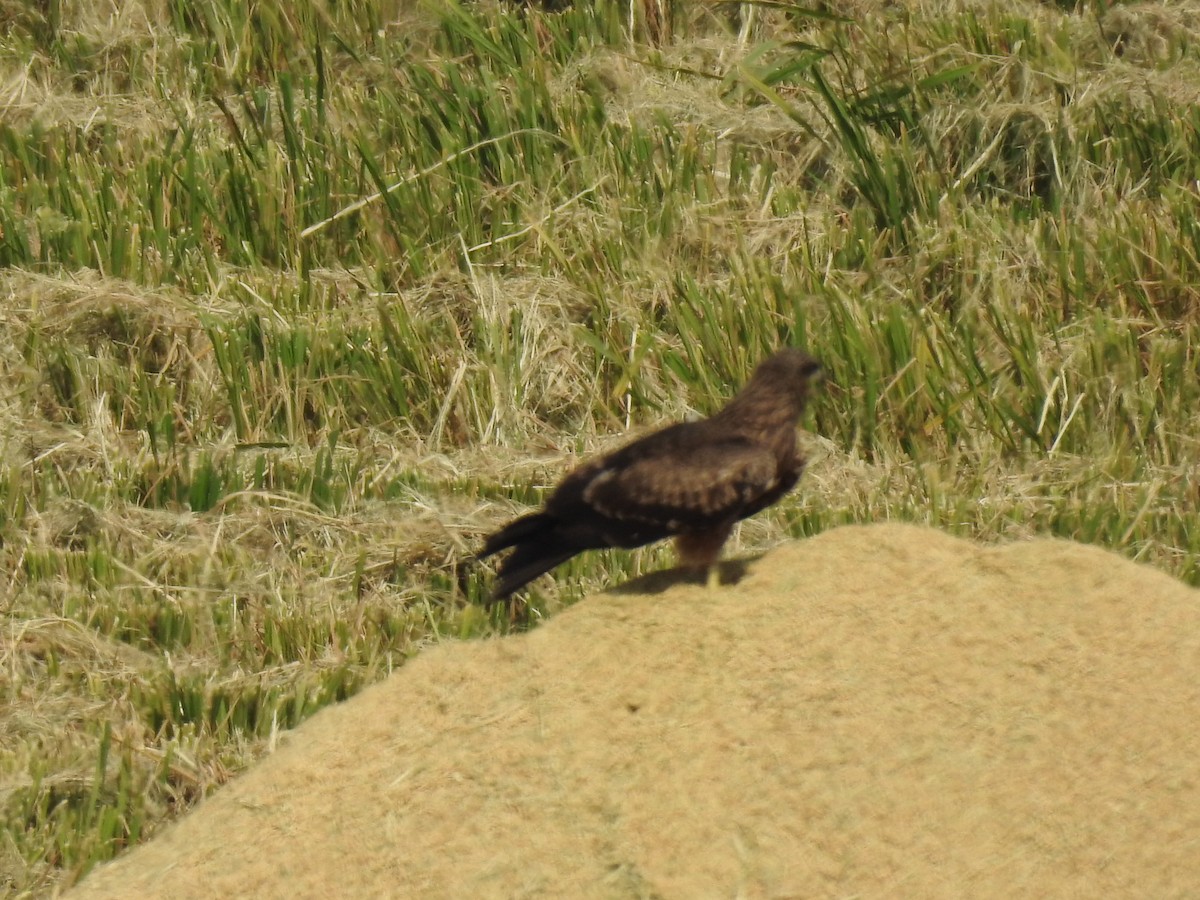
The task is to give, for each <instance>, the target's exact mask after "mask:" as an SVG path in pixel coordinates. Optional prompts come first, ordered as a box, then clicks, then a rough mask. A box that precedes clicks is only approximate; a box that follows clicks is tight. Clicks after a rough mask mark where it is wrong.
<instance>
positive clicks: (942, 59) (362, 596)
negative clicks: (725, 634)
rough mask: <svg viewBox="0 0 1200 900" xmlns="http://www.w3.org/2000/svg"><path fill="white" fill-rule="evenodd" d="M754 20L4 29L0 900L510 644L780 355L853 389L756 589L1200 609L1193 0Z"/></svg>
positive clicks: (595, 574) (820, 414) (608, 13)
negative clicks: (561, 490) (1123, 577)
mask: <svg viewBox="0 0 1200 900" xmlns="http://www.w3.org/2000/svg"><path fill="white" fill-rule="evenodd" d="M656 8H657V7H656ZM751 11H752V10H751V7H742V8H741V9H740V10H739V9H737V8H734V7H729V8H724V7H704V6H700V5H695V6H693V5H689V4H687V3H684V2H677V3H676V7H675V10H674V27H673V29H672V30H671V33H672V34H673V36H672V37H670V38H667V37H666V32H665V31H663V30H662V29H659V30H658V31H656V32H655V33H653V34H650V33H648V31H647V27H646V25H645V23H643V22H640V21H639V22H635V23H632V25H631V23H630V22H628V21H626V19H625V16H627V15H628V12H629V6H628V5H626V4H615V5H608V4H606V3H594V4H586V5H585V6H584V7H580V8H575V9H568V10H565V11H563V12H558V13H549V12H545V11H539V10H536V9H522V8H515V7H507V6H499V7H498V6H492V5H490V4H486V3H484V4H480V5H475V6H465V7H464V6H457V5H453V4H452V3H450V2H449V0H439V2H437V3H431V4H430V5H425V6H420V7H417V6H415V5H412V4H409V3H396V2H391V3H389V2H379V0H352V2H345V3H337V4H334V3H325V2H321V0H302V2H297V3H288V4H269V3H260V4H245V3H240V2H234V0H209V2H206V3H184V2H176V0H142V2H130V3H97V4H94V3H83V2H75V0H63V2H61V3H59V2H54V3H45V4H26V3H17V2H13V0H0V24H2V25H3V28H2V29H0V34H2V35H3V36H2V37H0V161H2V164H0V266H3V267H4V268H3V271H0V326H2V327H0V615H2V616H3V629H2V630H0V817H2V822H0V893H7V894H12V895H26V894H38V893H42V892H45V891H47V890H48V889H50V888H52V887H53V886H54V885H56V884H61V883H64V882H70V881H71V880H73V879H75V878H76V877H78V875H79V874H80V873H81V872H83V871H85V870H86V869H87V868H88V867H89V866H91V865H92V864H94V863H95V862H96V861H97V860H101V859H105V858H108V857H109V856H111V855H113V854H114V853H116V852H118V851H119V850H120V849H121V848H122V847H124V846H126V845H128V844H129V843H130V842H133V841H137V840H140V839H141V838H142V837H144V836H145V835H146V834H147V833H148V832H149V831H151V830H153V828H155V827H156V826H157V825H158V824H159V823H161V821H163V819H164V818H165V817H167V816H170V815H172V814H175V813H177V812H179V811H181V810H182V809H185V808H186V807H187V806H188V805H189V804H191V803H192V802H194V801H195V800H196V799H197V798H199V797H201V796H202V795H203V794H204V793H205V792H206V791H207V790H209V789H210V788H212V787H214V786H216V785H218V784H220V783H221V782H222V781H224V780H225V779H227V778H228V777H229V776H230V775H231V774H232V773H235V772H236V771H238V770H240V769H241V768H243V767H244V766H246V765H247V764H248V763H249V762H251V761H252V760H253V759H254V758H255V757H256V756H257V755H259V754H261V753H263V752H265V751H266V750H267V749H268V748H269V746H270V743H271V741H272V739H273V737H274V735H275V734H276V733H277V731H278V730H279V729H282V728H287V727H289V726H292V725H294V724H295V723H296V722H298V721H299V720H301V719H303V718H304V717H305V716H307V715H309V714H310V713H311V712H312V711H314V710H315V709H317V708H319V707H320V706H322V705H323V704H326V703H329V702H331V701H334V700H337V699H339V698H342V697H345V696H347V695H348V694H349V693H352V692H353V691H355V690H356V689H357V688H358V687H359V686H361V685H363V684H364V683H367V682H370V681H372V680H374V679H377V678H379V677H382V676H383V675H384V674H386V673H387V672H388V671H389V670H390V669H391V668H393V667H394V666H396V665H399V664H400V663H401V662H402V661H403V660H404V659H405V658H406V656H408V655H409V654H411V653H413V652H415V651H416V650H417V649H418V648H419V647H420V645H421V644H422V643H423V642H426V641H430V640H436V639H438V638H439V637H440V636H443V635H458V636H473V635H479V634H487V633H491V632H493V631H496V630H504V629H507V628H509V627H511V623H510V622H509V620H508V619H507V618H506V617H505V615H504V614H503V613H500V612H498V613H496V614H494V615H493V617H491V618H489V617H488V616H486V615H485V614H484V613H483V612H482V611H481V610H480V609H479V607H477V606H474V605H472V604H471V602H470V601H471V600H472V599H474V598H477V597H478V596H480V593H481V592H482V591H483V590H484V589H485V588H486V575H485V573H479V572H475V571H460V570H459V567H458V565H457V564H458V563H459V562H460V561H461V560H462V559H463V558H464V557H465V556H466V555H467V554H469V552H470V551H471V549H472V548H474V547H475V546H476V545H477V542H478V538H479V536H480V535H481V534H482V533H483V532H484V531H486V530H487V529H489V528H490V527H492V526H494V525H495V524H497V523H498V522H499V521H501V520H502V519H504V518H505V517H507V516H509V515H511V514H513V513H514V512H517V511H519V510H521V509H524V508H525V507H526V506H527V505H528V504H531V503H534V502H536V500H537V498H538V497H539V496H540V493H541V490H542V489H543V488H544V486H545V485H547V484H548V483H550V482H551V481H552V480H553V479H554V478H555V477H556V476H557V475H558V474H559V473H561V471H562V470H563V469H564V468H565V467H567V466H568V465H570V463H571V461H572V459H573V458H574V456H575V455H576V454H578V453H580V452H585V451H589V450H591V449H593V448H595V447H597V446H601V445H603V444H604V443H605V442H606V441H610V440H612V439H613V436H614V435H619V434H620V433H622V432H624V431H625V430H627V429H629V428H637V427H640V426H644V425H648V424H652V423H655V422H658V421H661V420H663V419H666V418H670V417H679V416H682V415H686V414H689V413H691V412H707V411H709V410H711V409H712V408H714V407H715V406H717V405H719V404H720V402H721V401H722V400H723V399H724V398H725V397H726V396H728V395H729V393H730V392H731V391H732V389H733V387H734V386H736V385H738V384H740V383H741V382H742V381H743V380H744V379H745V377H746V375H747V373H748V372H749V370H750V369H751V368H752V367H753V365H754V363H755V362H756V361H757V360H758V359H759V358H761V357H762V356H763V355H764V354H765V353H767V352H768V351H769V350H770V349H771V348H773V347H775V346H777V345H779V344H781V343H795V344H801V345H806V346H808V347H810V348H811V349H812V350H813V351H814V352H816V353H817V354H819V355H820V356H821V357H822V358H823V359H824V360H825V362H826V363H827V367H828V370H829V373H830V380H831V382H832V384H831V386H830V388H829V390H828V391H827V392H826V395H825V397H824V399H823V401H822V402H821V403H819V404H818V405H817V407H816V408H815V409H814V410H813V412H812V414H811V417H810V421H809V422H807V423H806V424H807V426H808V428H809V429H810V430H811V431H812V432H813V433H814V434H815V435H817V436H818V437H814V438H813V439H812V443H813V447H814V451H815V452H814V457H815V459H816V461H815V463H814V466H813V468H812V469H811V471H810V474H809V476H807V477H806V481H805V484H804V485H803V487H802V489H801V490H800V492H799V493H798V494H797V495H795V497H793V498H792V499H791V500H789V501H788V502H786V503H784V504H782V505H781V506H780V507H778V508H777V509H775V510H773V511H771V512H770V513H769V514H766V515H764V516H762V517H760V518H758V519H756V520H753V521H751V522H749V523H747V524H746V525H745V526H744V527H743V529H742V532H741V536H740V549H741V551H742V552H749V551H751V550H753V549H755V548H761V547H763V546H765V545H767V544H769V543H770V542H773V541H777V540H780V539H782V538H784V537H786V536H788V535H791V536H801V535H806V534H812V533H814V532H817V531H820V530H823V529H825V528H828V527H830V526H832V525H835V524H838V523H842V522H856V521H872V520H878V519H885V518H892V519H909V520H916V521H921V522H928V523H932V524H934V525H936V526H938V527H941V528H945V529H947V530H950V531H954V532H956V533H960V534H968V535H973V536H978V537H983V538H993V537H1012V536H1023V535H1028V534H1033V533H1041V534H1056V535H1061V536H1064V537H1068V538H1072V539H1075V540H1080V541H1087V542H1094V543H1098V544H1101V545H1104V546H1108V547H1112V548H1115V549H1118V550H1120V551H1121V552H1124V553H1125V554H1127V555H1128V556H1130V557H1132V558H1136V559H1140V560H1144V561H1147V562H1150V563H1152V564H1154V565H1157V566H1159V567H1161V568H1162V569H1164V570H1165V571H1167V572H1170V573H1172V574H1174V575H1177V576H1179V577H1181V578H1183V579H1185V580H1187V581H1189V582H1191V583H1193V584H1195V583H1200V525H1198V524H1197V505H1198V502H1200V474H1198V473H1197V466H1196V464H1195V461H1196V459H1197V456H1200V375H1198V368H1200V358H1198V357H1200V346H1198V344H1200V342H1198V338H1200V324H1198V323H1200V256H1198V254H1200V224H1198V223H1200V215H1197V212H1198V206H1200V203H1198V199H1200V195H1198V192H1197V177H1198V175H1200V172H1198V169H1197V160H1198V159H1200V113H1197V109H1198V108H1200V106H1198V104H1197V102H1196V101H1197V94H1198V93H1200V88H1197V85H1200V69H1198V62H1200V53H1198V51H1197V42H1198V40H1200V3H1192V2H1181V3H1172V4H1166V5H1164V4H1129V5H1120V6H1112V7H1111V8H1108V6H1107V4H1101V3H1096V4H1080V5H1079V6H1078V7H1074V6H1071V5H1069V4H1068V5H1066V6H1063V5H1055V4H1052V3H1016V4H987V3H972V2H967V0H957V2H950V3H937V4H933V3H926V2H917V0H913V2H908V3H898V4H875V3H856V2H854V0H846V2H841V3H837V2H834V3H828V4H825V5H823V6H822V7H821V9H820V11H816V10H803V9H800V8H799V7H796V8H791V7H788V6H786V5H780V4H771V5H770V6H764V7H761V8H758V9H754V10H753V15H751ZM631 29H632V34H633V39H631V37H630V35H631ZM647 37H651V38H656V40H654V41H648V40H645V38H647ZM738 546H739V542H736V541H735V548H737V547H738ZM669 559H670V557H669V553H667V552H665V551H662V550H659V549H649V550H646V551H643V552H641V553H634V554H612V555H603V554H592V555H589V556H586V557H584V558H580V559H577V560H575V561H573V562H572V563H571V564H570V565H568V566H565V567H564V568H563V569H562V570H560V573H559V577H558V578H557V579H555V580H554V581H549V580H547V581H544V582H542V583H540V584H539V585H538V587H537V589H536V590H535V591H534V592H533V594H532V596H531V598H530V604H531V605H530V609H531V611H532V614H533V615H534V616H537V615H540V614H541V613H542V612H543V611H545V610H546V609H548V608H551V607H553V606H555V605H557V604H561V603H564V602H571V601H573V600H575V599H577V598H579V597H580V596H582V595H583V594H584V593H585V592H587V591H589V590H593V589H596V588H599V587H602V586H604V585H607V584H612V583H614V582H616V581H619V580H621V579H623V578H625V577H627V576H628V575H630V574H631V573H634V572H636V571H640V570H642V569H645V568H648V567H658V566H662V565H665V564H667V563H668V562H669Z"/></svg>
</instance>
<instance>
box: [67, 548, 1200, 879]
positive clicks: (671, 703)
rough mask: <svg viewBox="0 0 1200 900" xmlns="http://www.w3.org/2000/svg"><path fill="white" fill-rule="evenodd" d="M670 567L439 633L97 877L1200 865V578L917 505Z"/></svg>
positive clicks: (886, 873)
mask: <svg viewBox="0 0 1200 900" xmlns="http://www.w3.org/2000/svg"><path fill="white" fill-rule="evenodd" d="M665 581H666V579H663V578H658V579H649V580H644V581H643V582H642V583H641V585H640V587H642V588H649V589H651V590H653V589H654V588H655V587H656V586H657V587H659V588H660V589H659V590H658V592H657V593H653V594H652V595H646V594H644V593H643V594H637V593H634V592H632V591H623V592H620V593H610V594H606V595H601V596H597V597H593V598H590V599H588V600H587V601H585V602H583V603H581V604H579V605H577V606H575V607H573V608H571V609H568V610H566V611H564V612H563V613H562V614H561V615H559V616H557V617H556V618H555V619H553V620H552V621H550V622H548V623H547V624H546V625H545V626H544V627H542V628H539V629H537V630H536V631H534V632H532V633H530V634H527V635H523V636H519V637H512V638H508V639H504V640H495V641H490V642H479V643H467V644H450V645H445V646H441V647H438V648H435V649H432V650H430V651H428V652H426V653H424V654H423V655H422V656H420V657H419V658H418V659H416V660H414V661H413V662H412V663H411V664H409V665H408V666H406V667H405V668H404V669H403V670H402V671H400V672H398V673H397V674H396V675H395V676H394V677H392V678H390V679H388V680H387V681H386V682H385V683H382V684H379V685H376V686H375V687H373V688H371V689H369V690H367V691H364V692H363V693H362V694H360V695H359V696H357V697H355V698H354V699H352V700H350V701H349V702H347V703H344V704H342V705H340V706H337V707H334V708H330V709H328V710H325V711H323V712H321V713H320V714H319V715H317V716H315V717H314V718H313V719H312V720H310V721H309V722H307V723H306V724H305V725H303V726H302V727H300V728H299V729H297V730H296V731H295V732H293V733H292V734H291V735H289V736H288V737H287V738H286V740H285V742H284V745H283V747H282V749H280V750H279V751H278V752H277V753H275V754H274V755H273V756H271V757H270V758H268V759H266V760H265V761H263V762H262V763H261V764H260V765H258V766H257V767H256V768H255V769H253V770H252V771H250V772H249V773H247V774H246V775H245V776H243V777H241V778H240V779H238V780H236V781H235V782H234V783H233V784H231V785H229V786H228V787H226V788H225V789H224V790H222V791H221V792H219V793H218V794H217V795H216V796H214V797H213V798H211V799H210V800H209V801H208V802H206V803H205V804H204V805H203V806H202V807H201V808H200V809H199V810H198V811H197V812H195V813H194V814H192V815H190V816H188V817H186V818H185V819H184V820H182V821H181V822H179V823H178V824H177V825H175V826H173V827H172V828H170V829H169V830H168V831H167V832H165V833H164V834H163V835H162V836H161V837H159V838H158V839H156V840H154V841H151V842H150V843H149V844H147V845H146V846H143V847H141V848H139V849H137V850H135V851H133V852H132V853H130V854H128V855H127V856H126V857H124V858H123V859H120V860H118V861H116V862H115V863H113V864H110V865H108V866H105V867H103V868H101V869H99V870H97V871H96V872H94V873H93V874H92V875H91V876H90V877H89V878H88V879H86V880H85V881H84V882H83V884H82V885H80V887H79V888H78V889H77V890H76V892H74V893H73V894H72V895H71V896H73V897H80V898H83V897H121V898H125V897H134V896H137V897H172V898H192V897H212V898H218V897H220V898H224V897H280V898H283V897H289V898H291V897H333V896H340V897H351V896H354V897H408V896H420V897H474V896H485V897H517V896H547V897H549V896H555V897H650V896H657V897H664V898H674V897H688V898H690V897H733V896H743V897H777V896H790V897H824V896H851V895H860V896H868V897H892V896H909V897H963V896H970V897H1013V896H1023V895H1026V896H1038V897H1067V896H1070V897H1084V896H1116V895H1126V896H1132V895H1137V896H1143V897H1158V898H1165V897H1182V896H1185V895H1186V896H1196V895H1197V893H1200V865H1198V864H1197V860H1198V859H1200V844H1198V843H1197V840H1198V838H1197V836H1198V835H1200V755H1198V754H1197V753H1196V752H1195V750H1196V733H1197V723H1198V722H1200V592H1198V591H1195V590H1191V589H1189V588H1187V587H1184V586H1182V585H1181V584H1179V583H1178V582H1175V581H1173V580H1172V579H1170V578H1168V577H1166V576H1164V575H1162V574H1160V573H1157V572H1154V571H1151V570H1149V569H1146V568H1144V567H1140V566H1137V565H1135V564H1133V563H1130V562H1127V561H1124V560H1122V559H1120V558H1118V557H1117V556H1115V555H1113V554H1110V553H1107V552H1104V551H1101V550H1098V549H1095V548H1090V547H1084V546H1078V545H1074V544H1070V543H1065V542H1059V541H1048V540H1047V541H1036V542H1032V543H1021V544H1011V545H1007V546H1002V547H994V548H993V547H981V546H978V545H975V544H972V543H969V542H966V541H962V540H958V539H954V538H950V537H947V536H945V535H943V534H940V533H938V532H935V531H931V530H928V529H922V528H916V527H912V526H899V525H881V526H873V527H852V528H840V529H836V530H834V531H831V532H828V533H826V534H823V535H821V536H820V537H817V538H813V539H811V540H808V541H804V542H800V543H795V544H791V545H788V546H785V547H782V548H780V549H778V550H776V551H775V552H773V553H771V554H769V555H768V556H767V557H765V558H763V559H761V560H758V561H756V562H754V563H751V564H750V565H749V567H748V569H747V573H746V575H745V577H744V578H743V579H742V580H741V581H740V582H739V583H738V584H737V585H736V586H728V587H725V588H723V589H722V590H720V591H718V592H713V593H707V592H705V590H704V589H703V588H701V587H699V586H694V585H687V584H675V585H671V586H668V587H666V588H665V589H664V588H662V585H663V584H664V582H665ZM634 587H635V588H636V587H639V586H638V585H635V586H634Z"/></svg>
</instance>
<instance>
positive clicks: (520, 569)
mask: <svg viewBox="0 0 1200 900" xmlns="http://www.w3.org/2000/svg"><path fill="white" fill-rule="evenodd" d="M557 526H558V520H557V519H555V518H554V517H553V516H548V515H546V514H545V513H533V514H532V515H528V516H523V517H521V518H520V519H517V520H516V521H514V522H510V523H509V524H508V525H506V526H505V527H504V528H501V529H500V530H499V531H497V532H496V533H495V534H493V535H491V536H490V537H489V538H488V539H487V540H486V541H485V542H484V545H483V550H481V551H480V552H479V555H478V556H477V557H476V559H485V558H487V557H489V556H491V555H492V554H494V553H499V552H500V551H501V550H505V549H507V548H508V547H515V548H516V549H515V550H513V552H512V553H511V554H509V556H508V558H507V559H505V560H504V562H503V563H501V564H500V571H499V572H498V573H497V577H496V584H495V587H493V589H492V597H491V600H490V603H496V602H497V601H499V600H503V599H504V598H505V597H507V596H508V595H509V594H511V593H512V592H513V591H516V590H518V589H519V588H521V587H523V586H524V585H526V584H528V583H529V582H531V581H533V579H535V578H537V577H538V576H539V575H542V574H544V573H546V572H549V571H550V570H551V569H553V568H554V567H555V566H557V565H559V564H560V563H564V562H566V561H567V560H568V559H570V558H571V557H572V556H574V555H575V554H576V553H579V552H580V551H579V548H577V547H568V546H566V545H564V544H563V543H562V540H561V538H560V537H559V535H557V534H556V533H555V532H556V530H557Z"/></svg>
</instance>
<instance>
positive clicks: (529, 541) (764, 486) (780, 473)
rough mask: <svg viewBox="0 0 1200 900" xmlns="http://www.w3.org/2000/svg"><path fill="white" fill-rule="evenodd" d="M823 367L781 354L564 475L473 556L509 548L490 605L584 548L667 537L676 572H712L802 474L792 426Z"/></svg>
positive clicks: (799, 354) (712, 575) (798, 354)
mask: <svg viewBox="0 0 1200 900" xmlns="http://www.w3.org/2000/svg"><path fill="white" fill-rule="evenodd" d="M820 376H821V364H820V363H819V362H818V361H817V360H816V359H814V358H813V357H811V356H809V355H808V354H807V353H805V352H804V351H803V350H796V349H790V348H789V349H785V350H780V351H779V352H777V353H775V354H774V355H773V356H771V357H769V358H768V359H766V360H764V361H763V362H762V363H760V364H759V366H758V368H757V369H755V371H754V374H753V376H751V378H750V381H749V382H748V383H747V384H746V386H745V387H744V388H742V390H741V392H740V393H739V394H738V395H737V396H736V397H734V398H733V399H732V400H731V401H730V402H729V403H728V405H726V406H725V408H724V409H722V410H721V411H720V412H718V413H717V414H716V415H714V416H712V417H711V418H708V419H703V420H701V421H698V422H682V423H679V424H677V425H670V426H668V427H666V428H663V429H661V430H659V431H655V432H653V433H651V434H648V435H646V436H645V437H642V438H640V439H639V440H636V441H634V442H633V443H631V444H628V445H627V446H625V447H623V448H622V449H620V450H616V451H614V452H612V453H609V454H607V455H605V456H602V457H599V458H598V459H594V460H591V461H588V462H585V463H583V464H582V465H581V466H579V467H578V468H576V469H575V470H574V471H572V472H570V473H569V474H568V475H567V476H566V477H565V478H564V479H563V480H562V482H561V483H560V484H559V485H558V487H557V488H556V489H555V490H554V493H552V494H551V495H550V498H549V499H548V500H547V501H546V503H545V506H544V508H543V509H542V510H541V511H539V512H535V513H532V514H530V515H527V516H523V517H522V518H519V519H516V520H515V521H513V522H510V523H509V524H508V525H506V526H505V527H504V528H501V529H500V530H499V531H497V532H496V533H495V534H492V535H491V536H490V537H488V538H487V540H486V542H485V543H484V547H483V550H482V551H481V552H480V554H479V556H478V558H479V559H484V558H486V557H488V556H491V555H492V554H494V553H499V552H500V551H502V550H506V549H508V548H510V547H511V548H513V549H512V552H511V553H510V554H509V555H508V556H507V557H506V558H505V559H504V561H503V563H502V564H501V566H500V570H499V573H498V577H497V580H496V585H495V587H494V589H493V594H492V598H491V602H493V603H494V602H496V601H499V600H502V599H504V598H505V597H507V596H509V595H510V594H512V593H513V592H514V591H516V590H518V589H519V588H521V587H522V586H524V585H525V584H527V583H528V582H530V581H532V580H533V579H534V578H537V577H538V576H539V575H541V574H543V573H545V572H549V571H550V570H551V569H553V568H554V567H555V566H557V565H559V564H560V563H563V562H565V561H566V560H568V559H570V558H571V557H572V556H575V555H576V554H577V553H581V552H583V551H584V550H592V549H599V548H604V547H624V548H631V547H640V546H642V545H644V544H649V543H651V542H653V541H657V540H660V539H662V538H666V537H674V538H675V543H676V550H677V552H678V555H679V561H680V564H681V565H682V566H684V567H685V568H688V569H691V570H693V571H697V572H700V573H705V572H706V573H707V575H708V583H709V585H710V586H713V585H715V584H716V583H717V581H716V578H717V570H716V567H715V564H716V561H717V557H718V556H719V555H720V552H721V546H722V545H723V544H724V543H725V540H726V538H728V537H729V533H730V531H731V530H732V529H733V526H734V523H736V522H738V521H740V520H741V519H745V518H746V517H748V516H752V515H754V514H755V513H756V512H759V511H760V510H762V509H765V508H766V507H768V506H770V505H771V504H772V503H774V502H775V501H776V500H778V499H779V498H780V497H782V496H783V495H784V494H785V493H787V492H788V491H789V490H791V489H792V487H793V486H794V485H795V484H796V482H797V481H798V480H799V479H800V475H801V473H802V472H803V471H804V464H805V459H804V456H803V455H802V454H801V453H800V451H799V448H798V447H797V445H796V425H797V423H798V421H799V419H800V416H801V414H802V413H803V412H804V405H805V402H806V401H807V399H808V396H809V392H810V390H811V389H812V387H813V386H814V384H815V383H816V382H817V381H819V379H820Z"/></svg>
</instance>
